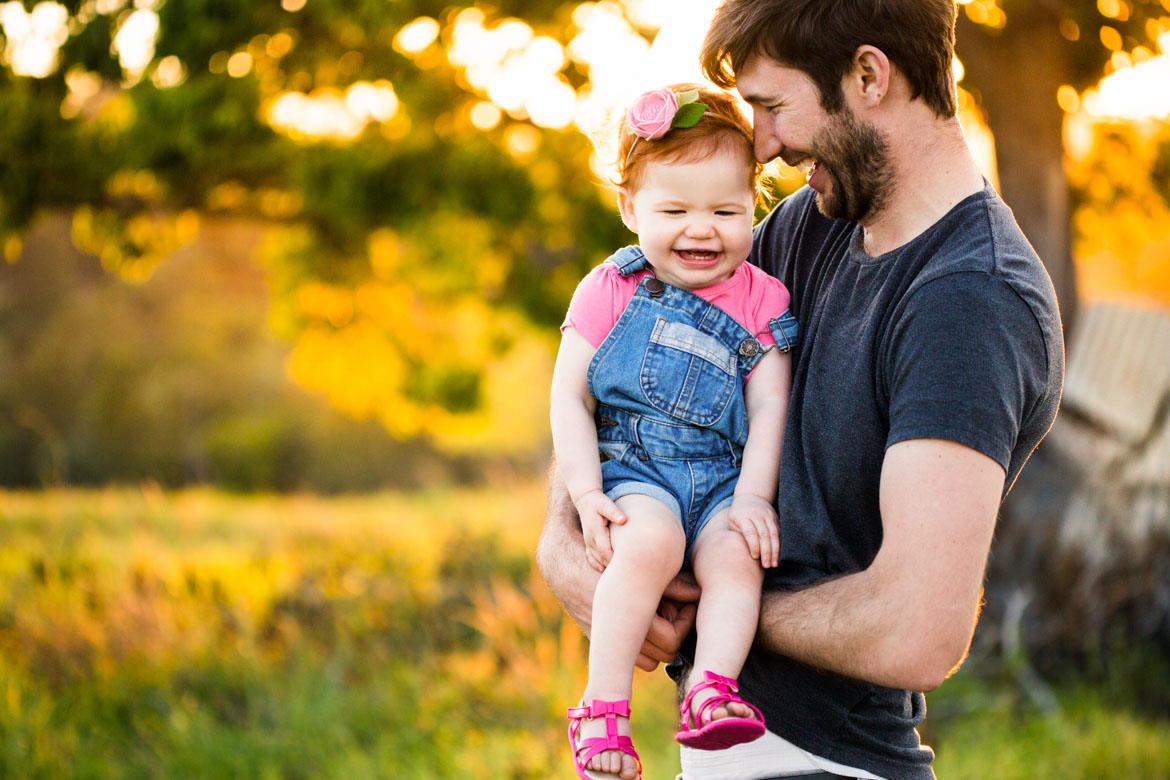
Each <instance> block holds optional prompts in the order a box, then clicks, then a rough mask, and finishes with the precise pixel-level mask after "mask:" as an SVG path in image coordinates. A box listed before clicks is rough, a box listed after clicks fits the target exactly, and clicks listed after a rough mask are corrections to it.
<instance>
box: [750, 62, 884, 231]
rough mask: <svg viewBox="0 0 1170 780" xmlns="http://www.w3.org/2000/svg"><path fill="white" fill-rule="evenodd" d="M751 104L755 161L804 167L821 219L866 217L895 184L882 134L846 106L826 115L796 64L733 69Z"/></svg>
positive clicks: (753, 64)
mask: <svg viewBox="0 0 1170 780" xmlns="http://www.w3.org/2000/svg"><path fill="white" fill-rule="evenodd" d="M735 81H736V88H737V89H738V90H739V93H740V95H742V96H743V98H744V100H746V101H747V102H748V104H749V105H750V106H751V107H752V120H753V121H752V124H753V127H754V133H755V152H756V159H758V160H759V161H760V162H767V161H769V160H772V159H775V158H776V157H779V158H780V159H781V160H783V161H784V163H785V164H787V165H791V166H793V167H797V168H800V169H801V170H803V171H804V172H805V176H806V177H807V180H808V185H809V186H810V187H812V188H813V190H815V191H816V193H817V208H818V209H820V211H821V213H822V214H824V215H825V216H827V217H831V218H834V219H849V220H853V221H858V222H863V223H864V222H866V221H867V219H869V218H872V217H873V216H874V215H876V214H877V213H879V212H880V211H881V209H882V207H883V206H884V204H885V200H886V198H887V196H888V194H889V192H890V189H891V187H892V186H893V172H892V166H891V165H890V161H889V151H888V147H887V144H886V141H885V139H884V138H883V137H882V135H881V133H880V132H878V130H877V128H875V127H874V126H873V125H871V124H868V123H866V122H863V121H861V120H860V119H858V117H857V116H856V115H855V114H854V113H853V111H852V110H851V109H850V108H849V105H848V103H846V106H845V108H844V109H842V110H841V111H839V112H836V113H828V112H826V111H825V110H824V108H822V107H821V102H820V93H819V91H818V90H817V86H816V84H814V83H813V81H812V79H810V78H809V77H808V76H807V75H805V74H804V73H803V72H802V71H800V70H797V69H796V68H788V67H785V66H783V65H780V64H778V63H776V62H775V61H773V60H770V59H767V58H766V57H753V58H752V59H751V60H749V61H748V62H747V63H746V64H745V65H744V67H742V68H741V69H740V70H739V71H738V72H737V73H736V74H735Z"/></svg>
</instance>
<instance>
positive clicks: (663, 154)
mask: <svg viewBox="0 0 1170 780" xmlns="http://www.w3.org/2000/svg"><path fill="white" fill-rule="evenodd" d="M667 89H669V90H671V91H672V92H674V94H676V95H678V94H680V93H683V92H690V91H691V90H698V92H699V102H700V103H705V104H706V105H707V110H706V111H704V112H703V116H702V118H700V119H699V121H698V123H696V124H695V125H694V126H693V127H674V128H671V129H670V130H668V131H667V133H666V135H664V136H662V137H661V138H655V139H653V140H646V139H645V138H639V137H638V136H636V135H634V134H633V133H631V132H629V131H628V130H627V129H626V123H625V121H624V120H623V121H622V123H621V129H620V130H619V131H618V132H619V133H620V136H619V139H618V159H617V165H618V168H617V172H618V180H617V182H616V184H617V185H618V186H620V187H627V188H632V189H637V187H638V184H639V183H640V182H641V176H642V173H643V171H644V170H645V167H646V165H647V163H651V162H665V163H675V162H695V161H697V160H702V159H704V158H706V157H710V156H712V155H715V154H718V153H719V152H720V151H721V150H724V149H726V150H728V151H730V152H731V153H732V154H737V155H739V156H740V157H741V158H742V159H743V161H744V163H745V164H746V165H747V166H748V171H749V174H750V180H749V182H748V183H749V184H750V185H751V186H752V187H754V186H755V185H756V181H757V180H758V179H759V177H760V171H761V170H762V166H761V165H760V164H759V163H757V162H756V157H755V153H754V151H753V147H752V124H751V122H749V121H748V119H747V117H746V116H744V113H743V111H741V110H740V108H739V103H738V102H737V101H736V99H735V97H734V96H732V95H730V94H728V93H727V92H723V91H721V90H717V89H712V88H711V87H707V86H701V85H699V84H671V85H670V86H669V87H667Z"/></svg>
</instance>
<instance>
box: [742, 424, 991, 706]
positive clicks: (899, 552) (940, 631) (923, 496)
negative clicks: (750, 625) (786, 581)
mask: <svg viewBox="0 0 1170 780" xmlns="http://www.w3.org/2000/svg"><path fill="white" fill-rule="evenodd" d="M1003 486H1004V471H1003V468H1002V467H1000V465H999V464H998V463H996V462H995V461H994V460H992V459H991V458H989V457H987V456H986V455H983V454H982V453H979V452H977V451H975V450H973V449H970V448H968V447H965V446H963V445H961V444H957V443H955V442H951V441H945V440H941V439H914V440H910V441H904V442H899V443H897V444H894V445H893V446H891V447H890V448H889V449H888V450H887V451H886V455H885V460H884V461H883V464H882V477H881V494H880V503H881V514H882V532H883V538H882V545H881V549H880V550H879V551H878V554H877V557H875V558H874V561H873V563H872V564H871V565H870V566H869V568H867V569H865V570H864V571H861V572H857V573H855V574H849V575H845V576H842V577H839V578H836V579H833V580H829V581H826V582H823V583H818V584H816V585H813V586H811V587H809V588H807V589H805V590H801V591H795V592H785V591H765V592H764V600H763V604H762V606H761V614H760V627H759V631H758V637H757V640H758V641H760V642H761V643H762V644H763V645H764V646H765V647H767V648H768V649H769V650H772V651H773V652H776V653H779V654H781V655H785V656H788V657H790V658H793V659H796V660H798V661H802V662H804V663H807V664H809V665H812V666H815V667H818V668H821V669H825V670H828V671H832V672H836V673H838V674H842V675H845V676H848V677H854V678H857V679H861V680H867V681H869V682H872V683H875V684H878V685H885V686H889V687H892V688H906V689H909V690H917V691H926V690H932V689H934V688H936V687H938V685H939V684H941V683H942V681H943V680H944V679H946V677H947V676H948V675H949V674H950V672H951V671H952V670H953V669H954V668H955V667H956V666H957V665H958V664H959V663H960V662H961V661H962V659H963V657H964V656H965V654H966V652H967V648H968V646H969V645H970V642H971V634H972V632H973V630H974V627H975V620H976V618H977V616H978V613H979V602H980V596H981V592H982V586H983V574H984V568H985V566H986V563H987V554H988V551H989V549H990V547H991V537H992V532H993V531H994V528H995V519H996V514H997V512H998V510H999V503H1000V498H1001V495H1002V493H1003Z"/></svg>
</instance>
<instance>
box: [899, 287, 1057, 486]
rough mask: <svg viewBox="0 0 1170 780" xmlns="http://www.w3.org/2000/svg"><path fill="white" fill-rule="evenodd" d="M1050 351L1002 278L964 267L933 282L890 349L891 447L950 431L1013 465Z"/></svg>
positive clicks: (906, 315)
mask: <svg viewBox="0 0 1170 780" xmlns="http://www.w3.org/2000/svg"><path fill="white" fill-rule="evenodd" d="M1046 354H1047V353H1046V351H1045V344H1044V340H1043V336H1042V334H1041V329H1040V325H1039V323H1038V322H1037V321H1036V318H1035V316H1034V315H1033V313H1032V310H1031V309H1030V308H1029V307H1028V305H1027V304H1026V303H1025V302H1024V301H1023V299H1022V298H1020V296H1019V295H1017V294H1016V292H1015V291H1014V290H1013V289H1012V288H1011V287H1010V286H1009V285H1008V284H1007V283H1006V282H1004V281H1003V280H1002V279H999V278H997V277H994V276H992V275H990V274H986V273H980V272H964V273H955V274H950V275H948V276H943V277H940V278H938V279H935V280H933V281H931V282H928V283H927V284H925V285H923V287H922V288H920V289H919V290H918V291H916V292H915V293H914V294H913V295H912V296H911V297H910V298H909V300H908V302H907V305H906V306H905V308H904V309H903V311H902V312H901V313H900V315H899V316H898V319H897V322H896V323H895V324H894V326H893V328H892V329H891V335H890V337H889V342H888V345H887V349H886V351H885V356H884V357H885V363H884V370H883V380H884V382H883V384H884V389H885V391H886V392H887V393H888V394H889V410H890V430H889V435H888V437H887V439H886V446H887V447H889V446H891V445H893V444H895V443H897V442H900V441H906V440H908V439H922V438H929V439H947V440H949V441H955V442H958V443H959V444H963V445H965V446H967V447H970V448H972V449H974V450H977V451H978V452H981V453H983V454H984V455H987V456H988V457H990V458H992V459H994V460H995V461H996V462H997V463H999V464H1000V465H1001V466H1002V467H1003V468H1004V471H1008V468H1009V465H1010V462H1011V453H1012V449H1013V447H1014V446H1015V444H1016V437H1017V435H1018V434H1019V431H1020V427H1021V424H1022V421H1023V420H1024V418H1025V416H1026V415H1027V414H1028V412H1029V410H1030V409H1031V408H1032V406H1033V405H1034V404H1035V403H1036V401H1037V399H1038V398H1039V397H1040V396H1041V395H1042V393H1043V392H1044V388H1045V379H1046V371H1047V368H1046V360H1047V357H1046Z"/></svg>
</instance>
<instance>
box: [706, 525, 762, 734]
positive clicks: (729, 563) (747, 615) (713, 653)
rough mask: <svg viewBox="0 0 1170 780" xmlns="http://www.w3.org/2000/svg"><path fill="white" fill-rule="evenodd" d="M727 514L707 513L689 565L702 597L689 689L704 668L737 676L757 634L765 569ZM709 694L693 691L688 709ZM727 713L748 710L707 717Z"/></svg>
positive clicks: (738, 708)
mask: <svg viewBox="0 0 1170 780" xmlns="http://www.w3.org/2000/svg"><path fill="white" fill-rule="evenodd" d="M727 518H728V512H727V511H726V510H725V511H722V512H720V513H718V514H717V515H715V516H714V517H712V518H711V520H710V521H708V523H707V525H706V526H705V527H704V528H703V530H702V532H700V534H699V538H698V539H696V540H695V546H694V549H693V550H692V553H691V564H692V566H693V567H694V570H695V578H696V579H697V580H698V581H699V587H701V588H702V589H703V595H702V598H701V599H700V600H699V613H698V617H697V622H696V630H697V631H698V641H697V644H696V646H695V665H694V667H693V669H692V670H691V679H690V680H688V681H687V689H688V690H689V689H690V686H691V685H693V684H694V683H696V682H700V681H702V680H703V672H705V671H711V672H714V673H715V674H719V675H723V676H724V677H732V678H735V677H738V676H739V673H740V671H741V670H742V669H743V663H744V661H745V660H746V659H747V654H748V650H749V649H750V648H751V645H752V639H753V638H754V637H755V635H756V623H757V621H758V620H759V617H760V589H761V587H762V586H763V583H764V570H763V568H762V567H761V566H760V562H759V561H758V560H756V559H754V558H752V556H751V553H750V552H749V550H748V546H747V542H745V541H744V538H743V534H741V533H740V532H739V531H737V530H735V529H734V528H732V527H731V525H730V524H729V523H728V520H727ZM713 695H715V692H714V691H713V690H711V689H707V690H701V691H699V692H698V693H696V694H695V698H694V699H693V700H692V703H691V709H692V711H693V712H698V711H699V707H700V706H701V705H702V703H703V702H704V701H706V700H707V699H708V698H710V697H711V696H713ZM728 715H733V716H735V717H742V718H746V717H751V710H749V709H748V708H747V707H745V706H743V705H742V704H731V705H728V706H727V707H718V708H716V710H715V711H714V713H713V715H712V716H711V719H712V720H718V719H719V718H725V717H727V716H728ZM699 725H701V724H699Z"/></svg>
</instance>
